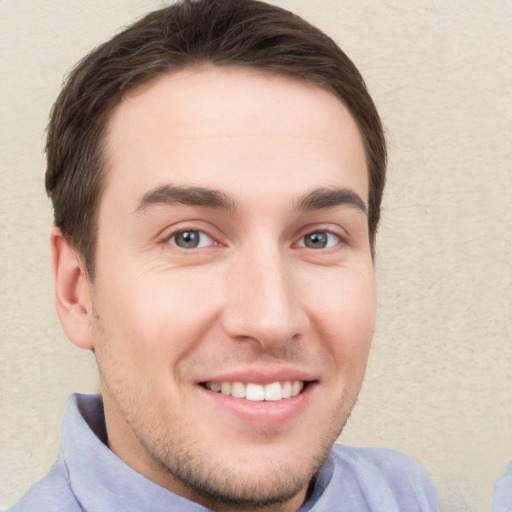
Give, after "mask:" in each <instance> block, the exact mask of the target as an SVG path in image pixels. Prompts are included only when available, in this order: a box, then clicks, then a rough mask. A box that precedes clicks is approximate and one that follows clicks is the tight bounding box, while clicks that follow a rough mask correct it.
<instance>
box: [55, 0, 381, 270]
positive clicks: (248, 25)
mask: <svg viewBox="0 0 512 512" xmlns="http://www.w3.org/2000/svg"><path fill="white" fill-rule="evenodd" d="M201 63H209V64H213V65H216V66H226V65H229V66H245V67H251V68H256V69H259V70H264V71H268V72H271V73H276V74H280V75H286V76H289V77H293V78H295V79H298V80H303V81H306V82H310V83H313V84H316V85H318V86H320V87H322V88H324V89H326V90H328V91H330V92H331V93H333V94H334V95H335V96H336V97H338V98H339V99H340V100H341V101H342V102H343V103H344V104H345V106H346V107H347V108H348V109H349V111H350V112H351V114H352V115H353V117H354V119H355V120H356V122H357V124H358V127H359V129H360V131H361V135H362V138H363V142H364V145H365V150H366V156H367V162H368V172H369V183H370V186H369V205H368V226H369V233H370V243H371V246H372V250H373V246H374V241H375V234H376V230H377V225H378V222H379V217H380V203H381V198H382V192H383V189H384V181H385V173H386V144H385V138H384V134H383V130H382V125H381V122H380V118H379V115H378V113H377V110H376V108H375V105H374V103H373V101H372V99H371V97H370V95H369V94H368V92H367V90H366V87H365V84H364V81H363V78H362V76H361V74H360V73H359V71H358V70H357V68H356V67H355V66H354V64H353V63H352V61H351V60H350V59H349V58H348V57H347V56H346V55H345V54H344V53H343V51H342V50H341V49H340V48H339V47H338V46H337V45H336V43H335V42H334V41H333V40H332V39H331V38H329V37H328V36H327V35H325V34H324V33H323V32H321V31H320V30H318V29H317V28H315V27H313V26H312V25H310V24H309V23H307V22H306V21H304V20H302V19H301V18H299V17H298V16H296V15H295V14H293V13H291V12H289V11H286V10H284V9H281V8H279V7H275V6H272V5H269V4H266V3H264V2H261V1H257V0H182V1H179V2H177V3H174V4H172V5H170V6H168V7H165V8H163V9H160V10H157V11H154V12H151V13H150V14H148V15H146V16H145V17H144V18H142V19H141V20H139V21H137V22H136V23H134V24H133V25H132V26H130V27H129V28H127V29H126V30H124V31H123V32H121V33H119V34H118V35H116V36H115V37H113V38H112V39H111V40H110V41H108V42H106V43H104V44H102V45H101V46H99V47H98V48H96V49H95V50H94V51H92V52H91V53H90V54H89V55H88V56H86V57H85V58H84V59H83V60H82V61H81V62H80V63H79V64H78V65H77V66H76V68H75V69H74V70H73V71H72V72H71V74H70V75H69V77H68V79H67V81H66V83H65V84H64V87H63V89H62V91H61V93H60V95H59V97H58V99H57V101H56V102H55V105H54V106H53V109H52V113H51V117H50V123H49V126H48V139H47V146H46V152H47V170H46V190H47V192H48V195H49V196H50V198H51V200H52V202H53V207H54V215H55V217H54V218H55V225H56V226H57V227H59V228H60V230H61V231H62V233H63V235H64V236H65V237H66V239H67V240H68V242H69V243H70V244H71V245H72V246H73V247H75V248H76V249H77V250H78V252H79V253H80V255H81V257H82V258H83V260H84V262H85V264H86V269H87V272H88V274H89V277H90V278H91V279H92V277H93V273H94V272H93V270H94V255H95V246H96V232H97V216H98V206H99V201H100V197H101V192H102V187H103V185H104V183H105V175H104V174H105V172H104V169H103V167H104V161H105V155H104V153H105V151H104V147H103V146H104V144H103V143H104V139H105V129H106V125H107V123H108V120H109V116H110V113H111V111H112V109H113V108H114V107H115V106H116V105H117V104H118V103H119V102H120V101H121V100H122V98H123V97H124V95H125V94H126V93H127V92H128V91H130V90H131V89H133V88H134V87H136V86H138V85H141V84H143V83H145V82H148V81H149V80H151V79H153V78H155V77H157V76H159V75H162V74H164V73H167V72H170V71H175V70H179V69H183V68H185V67H188V66H192V65H198V64H201Z"/></svg>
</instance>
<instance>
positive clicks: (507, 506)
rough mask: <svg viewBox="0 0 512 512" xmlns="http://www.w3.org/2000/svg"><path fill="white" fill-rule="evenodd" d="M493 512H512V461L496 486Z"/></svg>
mask: <svg viewBox="0 0 512 512" xmlns="http://www.w3.org/2000/svg"><path fill="white" fill-rule="evenodd" d="M492 512H512V460H511V461H510V462H509V463H508V464H507V470H506V472H505V474H504V475H503V476H502V477H501V478H500V479H499V480H498V481H497V482H496V485H495V486H494V498H493V500H492Z"/></svg>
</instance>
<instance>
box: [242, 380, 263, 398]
mask: <svg viewBox="0 0 512 512" xmlns="http://www.w3.org/2000/svg"><path fill="white" fill-rule="evenodd" d="M245 398H247V400H250V401H251V402H261V401H262V400H265V390H264V389H263V386H262V385H261V384H247V386H245Z"/></svg>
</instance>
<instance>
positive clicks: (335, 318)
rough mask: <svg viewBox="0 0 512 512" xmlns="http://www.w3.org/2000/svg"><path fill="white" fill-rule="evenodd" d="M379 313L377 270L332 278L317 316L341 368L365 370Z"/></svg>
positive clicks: (320, 303) (325, 288) (322, 332)
mask: <svg viewBox="0 0 512 512" xmlns="http://www.w3.org/2000/svg"><path fill="white" fill-rule="evenodd" d="M375 313H376V290H375V281H374V278H373V273H370V274H369V273H365V274H359V273H353V274H349V273H347V274H344V275H342V276H340V277H339V278H336V279H331V280H329V281H328V285H327V286H325V287H324V293H323V294H322V296H321V297H320V299H319V301H318V303H317V307H316V309H315V316H316V317H317V318H318V322H317V323H318V325H319V329H320V330H321V333H320V334H321V336H322V338H323V339H324V340H325V342H326V343H327V344H328V346H329V350H330V351H331V353H332V355H333V357H334V360H335V363H336V365H337V367H338V368H340V367H351V368H353V369H356V368H357V369H358V371H360V370H361V369H363V370H364V368H365V366H366V359H367V357H368V352H369V349H370V344H371V340H372V337H373V333H374V329H375Z"/></svg>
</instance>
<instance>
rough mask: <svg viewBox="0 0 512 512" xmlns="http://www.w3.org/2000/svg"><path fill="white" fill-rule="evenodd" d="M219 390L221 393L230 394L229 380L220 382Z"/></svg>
mask: <svg viewBox="0 0 512 512" xmlns="http://www.w3.org/2000/svg"><path fill="white" fill-rule="evenodd" d="M220 391H221V393H222V394H223V395H231V382H221V383H220Z"/></svg>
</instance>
